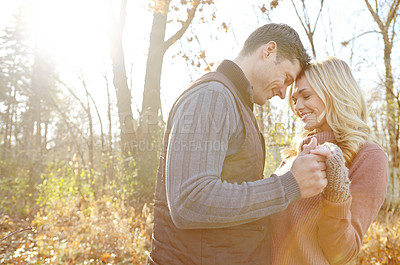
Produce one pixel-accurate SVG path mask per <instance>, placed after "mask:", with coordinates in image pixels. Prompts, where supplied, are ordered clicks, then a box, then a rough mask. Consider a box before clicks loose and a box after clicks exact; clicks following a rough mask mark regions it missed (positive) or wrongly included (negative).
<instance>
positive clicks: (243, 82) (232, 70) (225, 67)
mask: <svg viewBox="0 0 400 265" xmlns="http://www.w3.org/2000/svg"><path fill="white" fill-rule="evenodd" d="M216 71H217V72H220V73H221V74H223V75H225V76H226V77H227V78H228V79H229V80H231V82H232V83H233V84H234V85H235V86H236V89H237V90H238V91H239V93H240V96H241V97H242V100H243V102H244V103H245V104H246V105H247V106H249V107H250V109H251V110H253V105H254V100H253V87H252V85H251V84H250V82H249V80H248V79H247V78H246V76H245V74H244V73H243V71H242V69H241V68H240V67H239V66H238V65H237V64H236V63H235V62H233V61H230V60H223V61H222V62H221V63H220V65H219V66H218V68H217V70H216Z"/></svg>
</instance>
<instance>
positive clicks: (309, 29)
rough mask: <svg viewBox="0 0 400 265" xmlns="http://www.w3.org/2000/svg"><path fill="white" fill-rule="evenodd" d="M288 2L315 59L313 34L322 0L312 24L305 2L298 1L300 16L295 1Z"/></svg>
mask: <svg viewBox="0 0 400 265" xmlns="http://www.w3.org/2000/svg"><path fill="white" fill-rule="evenodd" d="M290 1H291V2H292V5H293V8H294V10H295V12H296V15H297V17H298V19H299V20H300V23H301V25H302V26H303V29H304V31H305V33H306V35H307V38H308V41H309V42H310V45H311V50H312V53H313V56H314V58H317V53H316V50H315V43H314V34H315V30H316V29H317V25H318V20H319V18H320V16H321V13H322V8H323V6H324V0H320V8H319V10H318V14H317V18H316V19H315V21H314V22H312V21H311V19H310V16H309V15H308V10H307V7H306V3H305V0H300V2H301V9H302V15H300V13H299V8H298V7H297V6H296V4H295V1H294V0H290Z"/></svg>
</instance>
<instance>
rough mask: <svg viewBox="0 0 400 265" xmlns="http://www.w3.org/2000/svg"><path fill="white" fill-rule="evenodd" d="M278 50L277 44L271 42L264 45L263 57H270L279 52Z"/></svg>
mask: <svg viewBox="0 0 400 265" xmlns="http://www.w3.org/2000/svg"><path fill="white" fill-rule="evenodd" d="M277 50H278V45H277V44H276V42H275V41H270V42H268V43H267V44H265V45H264V48H263V55H264V56H265V57H268V56H269V55H270V54H272V53H275V52H277Z"/></svg>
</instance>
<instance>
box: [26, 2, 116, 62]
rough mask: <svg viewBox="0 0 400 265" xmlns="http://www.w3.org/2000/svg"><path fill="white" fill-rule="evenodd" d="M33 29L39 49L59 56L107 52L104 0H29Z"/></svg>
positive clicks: (69, 57)
mask: <svg viewBox="0 0 400 265" xmlns="http://www.w3.org/2000/svg"><path fill="white" fill-rule="evenodd" d="M33 21H34V22H33V26H34V28H33V30H34V34H35V36H36V42H37V45H38V46H39V48H40V49H45V50H46V51H47V52H48V53H49V54H51V55H53V56H55V57H56V58H58V59H60V60H67V61H70V60H72V61H75V60H77V61H80V63H83V64H85V61H89V60H90V61H96V60H98V59H99V58H101V57H104V56H108V38H107V37H108V36H107V13H106V8H105V1H98V0H97V1H94V0H87V1H81V0H69V1H65V0H38V1H33Z"/></svg>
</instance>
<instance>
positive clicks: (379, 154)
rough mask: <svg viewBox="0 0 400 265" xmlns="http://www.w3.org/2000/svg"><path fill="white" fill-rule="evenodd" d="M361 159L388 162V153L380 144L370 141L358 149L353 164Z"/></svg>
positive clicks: (363, 160)
mask: <svg viewBox="0 0 400 265" xmlns="http://www.w3.org/2000/svg"><path fill="white" fill-rule="evenodd" d="M361 161H362V162H368V161H374V162H387V155H386V153H385V151H384V150H383V149H382V148H381V147H380V146H379V145H378V144H376V143H374V142H369V141H368V142H366V143H365V144H364V145H363V146H362V147H361V148H360V150H359V151H358V154H357V156H356V157H355V159H354V161H353V164H355V163H357V162H361Z"/></svg>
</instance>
